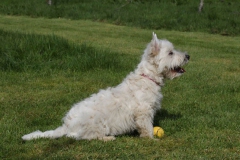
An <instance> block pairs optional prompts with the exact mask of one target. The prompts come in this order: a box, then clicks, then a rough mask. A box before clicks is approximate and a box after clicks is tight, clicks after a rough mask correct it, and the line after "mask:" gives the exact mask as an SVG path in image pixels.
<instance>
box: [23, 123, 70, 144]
mask: <svg viewBox="0 0 240 160" xmlns="http://www.w3.org/2000/svg"><path fill="white" fill-rule="evenodd" d="M66 134H67V133H66V127H65V126H64V125H63V126H61V127H58V128H57V129H55V130H50V131H45V132H41V131H39V130H38V131H35V132H32V133H29V134H26V135H24V136H22V139H23V140H25V141H29V140H32V139H37V138H52V139H54V138H59V137H62V136H64V135H66Z"/></svg>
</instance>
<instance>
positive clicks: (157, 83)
mask: <svg viewBox="0 0 240 160" xmlns="http://www.w3.org/2000/svg"><path fill="white" fill-rule="evenodd" d="M140 75H141V76H143V77H146V78H147V79H149V80H151V81H153V82H154V83H156V85H158V86H160V85H161V83H160V82H157V81H155V80H154V79H152V78H150V77H149V76H147V75H145V74H144V73H142V74H140Z"/></svg>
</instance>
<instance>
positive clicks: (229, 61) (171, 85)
mask: <svg viewBox="0 0 240 160" xmlns="http://www.w3.org/2000/svg"><path fill="white" fill-rule="evenodd" d="M152 31H153V30H146V29H138V28H131V27H126V26H115V25H111V24H105V23H98V22H92V21H87V20H67V19H45V18H29V17H23V16H18V17H15V16H3V15H0V107H1V110H0V130H1V131H0V135H1V137H2V139H1V142H0V149H1V152H0V158H1V159H239V155H240V127H239V121H240V117H239V113H240V108H239V106H240V83H239V81H240V74H239V73H240V63H239V62H240V45H239V42H240V37H224V36H220V35H210V34H207V33H198V32H194V33H193V32H177V31H162V30H154V31H155V32H156V33H157V34H158V37H159V38H166V39H168V40H170V41H171V42H173V44H174V45H175V47H176V48H177V49H180V50H182V51H187V52H188V53H189V55H190V56H191V59H190V62H189V64H188V65H187V66H186V67H185V69H186V71H187V72H186V73H185V74H184V75H183V76H182V77H180V78H177V79H174V80H173V81H167V82H166V85H165V87H164V88H163V90H162V92H163V95H164V99H163V103H162V110H161V111H160V112H158V113H157V115H156V116H155V120H154V126H161V127H162V128H163V129H164V131H165V136H164V137H163V138H162V139H160V140H159V141H154V140H151V139H141V138H139V137H138V136H136V135H124V136H120V137H117V139H116V140H115V141H113V142H107V143H105V142H102V141H97V140H93V141H86V140H80V141H75V140H73V139H70V138H60V139H55V140H49V139H38V140H33V141H29V142H24V141H22V140H21V136H23V135H24V134H26V133H29V132H32V131H35V130H37V129H39V130H49V129H54V128H56V127H58V126H59V125H60V124H61V118H62V117H63V116H64V114H65V113H66V112H67V111H68V110H69V108H70V107H71V106H72V105H73V104H74V103H76V102H78V101H79V100H82V99H83V98H86V97H88V96H89V95H91V94H92V93H95V92H97V91H98V90H99V89H102V88H106V87H108V86H114V85H117V84H118V83H120V82H121V81H122V79H123V78H124V77H125V76H126V75H127V74H128V73H129V72H130V71H132V70H133V69H134V67H135V66H136V65H137V63H138V62H139V60H140V56H141V54H142V52H143V50H144V49H145V46H146V44H147V43H148V42H149V41H150V40H151V34H152Z"/></svg>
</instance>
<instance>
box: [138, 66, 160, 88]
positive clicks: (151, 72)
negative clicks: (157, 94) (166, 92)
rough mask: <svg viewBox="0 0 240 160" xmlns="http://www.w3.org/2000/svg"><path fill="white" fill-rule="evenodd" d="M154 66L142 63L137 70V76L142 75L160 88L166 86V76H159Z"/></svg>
mask: <svg viewBox="0 0 240 160" xmlns="http://www.w3.org/2000/svg"><path fill="white" fill-rule="evenodd" d="M151 66H152V65H147V63H146V62H142V63H140V64H139V65H138V67H137V68H136V70H135V74H138V75H141V76H143V77H145V78H147V79H149V80H151V81H152V82H154V83H155V84H156V85H158V86H160V87H161V86H164V76H163V75H159V74H158V73H157V70H156V69H155V68H154V67H151Z"/></svg>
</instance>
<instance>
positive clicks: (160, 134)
mask: <svg viewBox="0 0 240 160" xmlns="http://www.w3.org/2000/svg"><path fill="white" fill-rule="evenodd" d="M153 135H154V136H157V137H159V138H161V137H163V135H164V130H163V129H162V128H161V127H153Z"/></svg>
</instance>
